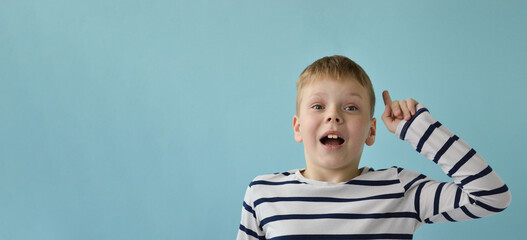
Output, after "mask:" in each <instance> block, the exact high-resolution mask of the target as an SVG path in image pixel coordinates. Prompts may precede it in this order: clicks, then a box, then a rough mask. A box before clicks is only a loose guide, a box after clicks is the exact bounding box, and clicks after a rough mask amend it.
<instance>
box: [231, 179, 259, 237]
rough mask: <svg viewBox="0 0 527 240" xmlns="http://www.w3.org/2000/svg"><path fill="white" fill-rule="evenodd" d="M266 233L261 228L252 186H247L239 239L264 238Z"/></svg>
mask: <svg viewBox="0 0 527 240" xmlns="http://www.w3.org/2000/svg"><path fill="white" fill-rule="evenodd" d="M264 235H265V234H264V233H263V231H262V229H261V228H260V223H259V220H258V218H257V217H256V212H255V209H254V193H253V189H252V186H249V187H248V188H247V191H246V192H245V197H244V199H243V206H242V220H241V223H240V227H239V229H238V237H237V238H236V239H237V240H255V239H258V240H263V239H265V236H264Z"/></svg>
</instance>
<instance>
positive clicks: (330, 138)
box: [320, 134, 344, 146]
mask: <svg viewBox="0 0 527 240" xmlns="http://www.w3.org/2000/svg"><path fill="white" fill-rule="evenodd" d="M320 142H321V143H322V144H323V145H328V146H338V145H342V144H343V143H344V139H343V138H341V137H339V136H338V135H335V134H329V135H327V136H325V137H323V138H321V139H320Z"/></svg>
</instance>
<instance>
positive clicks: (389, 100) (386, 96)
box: [382, 90, 392, 106]
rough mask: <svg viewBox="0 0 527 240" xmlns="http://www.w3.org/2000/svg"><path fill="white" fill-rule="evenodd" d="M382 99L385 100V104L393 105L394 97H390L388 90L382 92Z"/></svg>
mask: <svg viewBox="0 0 527 240" xmlns="http://www.w3.org/2000/svg"><path fill="white" fill-rule="evenodd" d="M382 99H383V100H384V105H385V106H386V105H387V106H391V105H392V98H391V97H390V93H389V92H388V90H384V91H383V92H382Z"/></svg>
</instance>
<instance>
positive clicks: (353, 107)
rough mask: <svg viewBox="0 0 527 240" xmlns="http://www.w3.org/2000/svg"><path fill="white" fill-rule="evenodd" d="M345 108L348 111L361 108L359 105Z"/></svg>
mask: <svg viewBox="0 0 527 240" xmlns="http://www.w3.org/2000/svg"><path fill="white" fill-rule="evenodd" d="M345 110H346V111H357V110H359V109H358V108H357V107H355V106H348V107H346V108H345Z"/></svg>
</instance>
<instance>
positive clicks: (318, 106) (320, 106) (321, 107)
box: [311, 104, 324, 110]
mask: <svg viewBox="0 0 527 240" xmlns="http://www.w3.org/2000/svg"><path fill="white" fill-rule="evenodd" d="M311 108H313V109H315V110H322V109H324V107H323V106H322V105H320V104H315V105H313V106H311Z"/></svg>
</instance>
